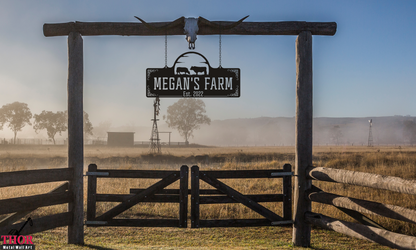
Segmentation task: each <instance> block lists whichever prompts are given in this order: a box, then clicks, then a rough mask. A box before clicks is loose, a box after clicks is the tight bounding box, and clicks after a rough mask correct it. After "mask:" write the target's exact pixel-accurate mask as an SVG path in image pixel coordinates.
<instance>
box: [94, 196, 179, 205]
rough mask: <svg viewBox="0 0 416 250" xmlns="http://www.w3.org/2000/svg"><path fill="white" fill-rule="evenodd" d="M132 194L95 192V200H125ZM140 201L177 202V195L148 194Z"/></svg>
mask: <svg viewBox="0 0 416 250" xmlns="http://www.w3.org/2000/svg"><path fill="white" fill-rule="evenodd" d="M133 196H134V194H97V195H96V201H97V202H123V201H125V200H128V199H131V198H132V197H133ZM142 202H160V203H179V202H180V197H179V195H163V194H156V195H149V196H147V197H146V198H144V199H143V201H142Z"/></svg>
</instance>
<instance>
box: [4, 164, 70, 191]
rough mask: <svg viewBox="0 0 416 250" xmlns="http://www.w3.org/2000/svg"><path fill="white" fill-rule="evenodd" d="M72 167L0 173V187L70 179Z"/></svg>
mask: <svg viewBox="0 0 416 250" xmlns="http://www.w3.org/2000/svg"><path fill="white" fill-rule="evenodd" d="M73 174H74V171H73V169H68V168H55V169H38V170H24V171H15V172H2V173H0V187H12V186H20V185H28V184H37V183H45V182H55V181H68V180H70V179H72V176H73Z"/></svg>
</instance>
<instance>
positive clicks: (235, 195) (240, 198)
mask: <svg viewBox="0 0 416 250" xmlns="http://www.w3.org/2000/svg"><path fill="white" fill-rule="evenodd" d="M200 178H201V180H203V181H205V182H206V183H208V184H210V185H211V186H213V187H215V188H216V189H218V190H220V191H221V192H224V193H225V194H227V195H228V196H229V197H230V198H232V199H234V200H236V201H237V202H239V203H241V204H243V205H244V206H246V207H248V208H250V209H251V210H253V211H254V212H256V213H258V214H260V215H262V216H264V217H265V218H266V219H268V220H270V221H279V220H282V219H283V218H282V217H280V216H279V215H277V214H275V213H273V212H272V211H270V210H269V209H267V208H265V207H263V206H262V205H260V204H258V203H257V202H255V201H253V200H251V199H249V198H248V197H246V196H244V195H242V194H241V193H239V192H237V191H236V190H234V189H232V188H231V187H229V186H227V185H225V184H224V183H222V182H221V181H219V180H217V179H215V178H212V177H210V176H209V175H208V174H206V172H205V171H204V172H202V171H201V172H200Z"/></svg>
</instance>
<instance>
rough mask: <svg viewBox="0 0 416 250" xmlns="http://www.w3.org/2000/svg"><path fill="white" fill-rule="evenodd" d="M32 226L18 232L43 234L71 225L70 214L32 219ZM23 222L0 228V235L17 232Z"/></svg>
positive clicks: (22, 233)
mask: <svg viewBox="0 0 416 250" xmlns="http://www.w3.org/2000/svg"><path fill="white" fill-rule="evenodd" d="M32 221H33V226H30V225H26V226H25V227H24V228H23V230H22V231H21V232H20V234H21V235H30V234H34V233H39V232H43V231H46V230H50V229H54V228H57V227H64V226H68V225H70V224H72V213H71V212H66V213H60V214H54V215H48V216H44V217H41V218H37V219H33V220H32ZM23 224H24V222H22V223H17V224H13V225H8V226H5V227H0V234H1V235H7V234H8V233H9V232H10V230H12V229H17V230H19V229H20V228H21V227H22V226H23Z"/></svg>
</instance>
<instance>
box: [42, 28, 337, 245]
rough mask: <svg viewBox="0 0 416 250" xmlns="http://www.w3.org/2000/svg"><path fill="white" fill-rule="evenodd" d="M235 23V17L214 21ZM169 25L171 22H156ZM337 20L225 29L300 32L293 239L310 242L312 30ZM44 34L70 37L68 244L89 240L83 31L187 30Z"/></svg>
mask: <svg viewBox="0 0 416 250" xmlns="http://www.w3.org/2000/svg"><path fill="white" fill-rule="evenodd" d="M213 23H217V24H218V25H220V23H221V25H224V26H225V25H229V24H232V22H224V21H221V22H213ZM150 24H151V25H153V26H155V27H163V26H165V25H167V24H169V23H168V22H156V23H150ZM336 29H337V24H336V23H335V22H242V23H241V24H239V25H238V26H236V27H234V28H232V29H229V30H222V31H221V35H296V36H297V39H296V155H295V180H294V187H295V189H294V197H293V200H294V213H293V220H294V224H293V239H292V241H293V244H294V245H295V246H305V247H306V246H309V245H310V233H311V228H310V225H308V224H307V223H306V222H305V212H308V211H310V210H311V202H310V201H308V200H306V199H305V197H304V193H305V190H307V189H309V188H310V187H311V180H310V179H308V178H307V176H306V169H307V167H309V166H312V110H313V109H312V35H329V36H333V35H335V33H336ZM43 33H44V35H45V36H46V37H49V36H68V137H69V138H68V167H69V168H73V169H74V176H73V179H72V180H71V181H70V187H69V190H71V191H72V192H73V194H74V197H75V198H74V202H72V203H70V204H69V207H68V209H69V210H70V211H73V212H74V218H73V223H72V225H70V226H69V227H68V243H70V244H83V243H84V231H83V223H84V216H83V199H84V198H83V167H84V148H83V75H84V73H83V40H82V36H97V35H100V36H102V35H121V36H164V35H165V34H167V35H184V30H183V26H182V25H179V26H175V27H172V28H171V29H168V30H165V29H149V28H147V27H146V26H145V25H144V24H142V23H137V22H135V23H121V22H120V23H115V22H69V23H55V24H44V26H43ZM216 34H219V30H218V29H216V28H213V27H212V26H207V25H203V24H201V25H200V26H199V31H198V35H216Z"/></svg>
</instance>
